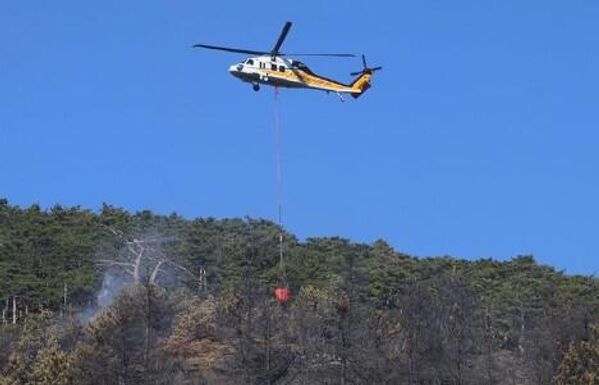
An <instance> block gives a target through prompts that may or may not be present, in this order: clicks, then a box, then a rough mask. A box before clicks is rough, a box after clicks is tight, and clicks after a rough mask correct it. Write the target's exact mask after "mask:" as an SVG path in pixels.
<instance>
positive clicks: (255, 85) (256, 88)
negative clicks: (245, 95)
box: [252, 83, 260, 91]
mask: <svg viewBox="0 0 599 385" xmlns="http://www.w3.org/2000/svg"><path fill="white" fill-rule="evenodd" d="M252 88H253V89H254V91H260V84H258V83H256V84H254V85H253V86H252Z"/></svg>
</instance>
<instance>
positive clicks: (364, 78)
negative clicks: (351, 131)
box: [193, 21, 382, 101]
mask: <svg viewBox="0 0 599 385" xmlns="http://www.w3.org/2000/svg"><path fill="white" fill-rule="evenodd" d="M290 28H291V22H289V21H288V22H286V23H285V26H284V27H283V30H282V31H281V34H280V35H279V38H278V39H277V42H276V43H275V45H274V47H273V49H272V50H270V51H255V50H249V49H240V48H229V47H220V46H215V45H207V44H195V45H194V46H193V47H200V48H208V49H215V50H220V51H227V52H235V53H245V54H250V55H260V56H256V57H250V58H247V59H246V60H244V61H242V62H240V63H237V64H234V65H232V66H230V67H229V72H230V73H231V75H233V76H235V77H237V78H239V79H241V80H242V81H244V82H247V83H251V84H252V85H253V88H254V91H258V90H260V84H264V85H269V86H273V87H288V88H309V89H314V90H321V91H327V92H335V93H336V94H337V95H339V97H340V98H341V100H342V101H343V96H342V94H350V95H351V96H353V97H354V98H358V97H359V96H360V95H362V94H363V93H364V92H366V90H367V89H368V88H370V78H371V77H372V74H373V73H374V72H375V71H378V70H380V69H382V67H374V68H369V67H368V65H367V64H366V58H365V57H364V55H362V64H363V66H364V68H363V69H362V71H358V72H352V73H351V75H352V76H357V77H356V78H355V79H354V80H353V81H352V82H351V83H349V84H344V83H341V82H339V81H336V80H333V79H329V78H326V77H324V76H321V75H317V74H315V73H314V72H312V71H311V70H310V69H309V68H308V67H307V66H306V65H305V64H304V63H302V62H300V61H299V60H294V59H290V58H289V56H333V57H355V56H356V55H354V54H348V53H303V54H288V53H282V52H280V51H279V50H280V49H281V46H282V45H283V41H284V40H285V38H286V37H287V34H288V33H289V29H290Z"/></svg>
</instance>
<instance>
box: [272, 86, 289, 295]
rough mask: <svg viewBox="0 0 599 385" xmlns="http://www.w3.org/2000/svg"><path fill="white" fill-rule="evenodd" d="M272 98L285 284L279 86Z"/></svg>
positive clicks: (278, 215) (280, 255)
mask: <svg viewBox="0 0 599 385" xmlns="http://www.w3.org/2000/svg"><path fill="white" fill-rule="evenodd" d="M274 96H275V99H274V109H273V110H274V111H273V112H274V140H275V148H276V154H275V155H276V164H277V169H276V170H277V217H278V223H279V229H280V233H279V267H280V269H281V280H282V281H283V283H284V284H287V277H286V276H285V267H284V260H283V145H282V141H281V115H280V111H279V88H278V87H275V95H274Z"/></svg>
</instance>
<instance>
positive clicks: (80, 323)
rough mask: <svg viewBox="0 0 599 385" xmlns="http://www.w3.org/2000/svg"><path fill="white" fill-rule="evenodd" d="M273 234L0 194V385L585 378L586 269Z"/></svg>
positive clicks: (590, 293)
mask: <svg viewBox="0 0 599 385" xmlns="http://www.w3.org/2000/svg"><path fill="white" fill-rule="evenodd" d="M280 231H281V230H280V228H279V227H278V226H277V225H276V224H274V223H272V222H270V221H266V220H259V219H250V218H245V219H213V218H200V219H194V220H187V219H185V218H182V217H181V216H178V215H176V214H172V215H169V216H160V215H155V214H153V213H152V212H150V211H142V212H138V213H128V212H126V211H124V210H121V209H119V208H115V207H113V206H110V205H104V206H103V208H102V209H101V210H100V211H99V212H93V211H90V210H85V209H81V208H78V207H74V208H65V207H60V206H56V207H53V208H52V209H50V210H42V209H40V207H38V206H35V205H34V206H31V207H29V208H20V207H17V206H14V205H11V204H9V203H8V202H7V201H6V200H0V309H1V310H2V325H1V326H0V373H1V375H0V384H1V385H7V384H82V385H85V384H90V385H91V384H105V385H108V384H115V385H121V384H170V385H178V384H272V385H274V384H344V385H345V384H400V385H401V384H406V385H407V384H421V385H425V384H430V385H433V384H436V385H440V384H447V385H449V384H456V385H458V384H460V385H461V384H463V385H465V384H473V385H474V384H477V385H478V384H488V385H491V384H552V383H557V384H560V385H562V384H599V382H598V381H599V368H598V367H597V366H598V365H599V345H598V344H599V329H598V328H597V327H596V326H594V325H596V324H597V322H598V321H599V280H597V279H595V278H593V277H585V276H568V275H565V274H563V273H561V272H559V271H556V270H555V269H553V268H551V267H549V266H543V265H539V264H538V263H536V262H535V260H534V259H533V257H532V256H516V257H514V258H513V259H512V260H510V261H506V262H498V261H495V260H491V259H485V260H478V261H466V260H461V259H457V258H453V257H439V258H416V257H413V256H410V255H406V254H403V253H401V252H399V251H396V250H393V249H392V248H391V247H390V246H389V245H388V244H387V243H385V241H383V240H378V241H376V242H374V243H372V244H361V243H354V242H350V241H348V240H345V239H342V238H337V237H331V238H311V239H307V240H305V241H299V240H298V239H297V238H296V237H294V236H293V234H289V233H285V234H284V252H285V269H284V272H282V271H281V268H280V265H279V248H278V247H279V244H278V239H279V233H280ZM283 273H284V274H283ZM285 284H288V285H289V287H290V289H291V292H292V298H291V300H290V301H289V302H288V303H286V304H284V305H281V304H279V303H278V302H277V301H275V299H274V298H273V290H274V288H275V287H277V286H280V285H285ZM593 381H594V382H593Z"/></svg>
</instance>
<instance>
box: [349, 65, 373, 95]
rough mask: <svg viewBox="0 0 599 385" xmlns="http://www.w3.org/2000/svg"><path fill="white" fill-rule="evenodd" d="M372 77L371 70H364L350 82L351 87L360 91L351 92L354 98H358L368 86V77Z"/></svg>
mask: <svg viewBox="0 0 599 385" xmlns="http://www.w3.org/2000/svg"><path fill="white" fill-rule="evenodd" d="M371 77H372V71H370V70H364V71H363V72H362V73H361V74H360V75H358V77H357V78H356V79H355V80H354V81H353V82H352V83H351V84H350V86H351V88H352V89H354V90H356V91H360V92H359V93H358V92H356V93H352V94H351V96H353V97H354V98H355V99H357V98H359V97H360V95H362V94H363V93H364V92H366V90H368V89H369V88H370V78H371Z"/></svg>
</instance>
